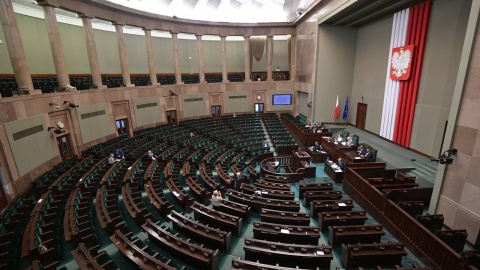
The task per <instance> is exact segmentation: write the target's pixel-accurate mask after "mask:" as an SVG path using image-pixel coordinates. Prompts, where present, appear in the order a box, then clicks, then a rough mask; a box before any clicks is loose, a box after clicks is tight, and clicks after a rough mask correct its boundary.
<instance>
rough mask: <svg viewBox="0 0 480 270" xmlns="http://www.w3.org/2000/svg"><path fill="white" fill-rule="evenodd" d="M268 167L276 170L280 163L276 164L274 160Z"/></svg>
mask: <svg viewBox="0 0 480 270" xmlns="http://www.w3.org/2000/svg"><path fill="white" fill-rule="evenodd" d="M270 165H272V167H274V168H277V167H278V165H280V162H278V160H275V161H273V162H270Z"/></svg>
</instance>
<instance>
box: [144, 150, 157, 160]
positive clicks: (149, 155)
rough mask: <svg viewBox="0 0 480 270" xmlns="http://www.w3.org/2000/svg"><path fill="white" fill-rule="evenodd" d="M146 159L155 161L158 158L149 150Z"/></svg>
mask: <svg viewBox="0 0 480 270" xmlns="http://www.w3.org/2000/svg"><path fill="white" fill-rule="evenodd" d="M146 157H147V159H149V160H151V161H154V160H155V159H157V156H156V155H155V154H154V153H152V150H148V152H147V155H146Z"/></svg>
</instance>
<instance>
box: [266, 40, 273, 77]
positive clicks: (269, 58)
mask: <svg viewBox="0 0 480 270" xmlns="http://www.w3.org/2000/svg"><path fill="white" fill-rule="evenodd" d="M272 60H273V36H267V81H272V80H273V79H272Z"/></svg>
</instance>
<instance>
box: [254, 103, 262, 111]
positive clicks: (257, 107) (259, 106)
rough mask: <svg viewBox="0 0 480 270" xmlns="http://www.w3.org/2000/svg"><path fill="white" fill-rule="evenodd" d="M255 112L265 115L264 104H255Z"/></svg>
mask: <svg viewBox="0 0 480 270" xmlns="http://www.w3.org/2000/svg"><path fill="white" fill-rule="evenodd" d="M255 112H256V113H263V103H255Z"/></svg>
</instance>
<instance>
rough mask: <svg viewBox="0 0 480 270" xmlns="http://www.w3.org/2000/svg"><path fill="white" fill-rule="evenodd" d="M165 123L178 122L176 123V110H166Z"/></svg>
mask: <svg viewBox="0 0 480 270" xmlns="http://www.w3.org/2000/svg"><path fill="white" fill-rule="evenodd" d="M167 123H173V124H175V125H176V124H178V123H177V110H171V111H167Z"/></svg>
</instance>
